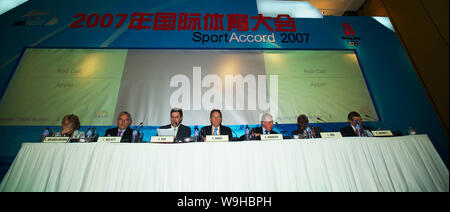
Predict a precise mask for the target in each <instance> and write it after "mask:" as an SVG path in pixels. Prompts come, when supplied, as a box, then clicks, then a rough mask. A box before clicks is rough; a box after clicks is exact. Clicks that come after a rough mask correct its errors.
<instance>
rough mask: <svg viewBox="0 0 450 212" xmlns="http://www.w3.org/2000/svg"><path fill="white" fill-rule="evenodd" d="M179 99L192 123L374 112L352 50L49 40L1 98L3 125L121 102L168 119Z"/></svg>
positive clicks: (106, 119)
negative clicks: (84, 45) (77, 45)
mask: <svg viewBox="0 0 450 212" xmlns="http://www.w3.org/2000/svg"><path fill="white" fill-rule="evenodd" d="M173 107H178V108H182V109H183V110H184V119H183V123H184V124H186V125H206V124H209V112H210V110H212V109H220V110H222V114H223V124H225V125H242V124H257V123H259V121H260V117H261V115H262V114H263V113H266V112H268V113H271V114H272V115H273V117H274V119H275V121H277V122H279V123H286V124H288V123H296V118H297V116H298V115H299V114H306V115H308V117H309V119H310V122H313V123H314V122H318V121H317V117H320V118H321V119H323V120H325V121H327V122H346V121H347V120H346V119H347V114H348V112H350V111H357V112H359V113H361V114H367V115H369V116H370V117H374V119H375V120H371V121H376V120H377V119H378V117H377V113H376V110H375V107H374V104H373V102H372V99H371V97H370V93H369V89H368V87H367V85H366V83H365V80H364V77H363V73H362V71H361V69H360V66H359V63H358V59H357V55H356V54H355V52H354V51H352V50H186V49H183V50H164V49H157V50H156V49H142V50H126V49H46V48H29V49H26V51H25V52H24V54H23V56H22V59H21V61H20V62H19V64H18V66H17V68H16V70H15V72H14V75H13V76H12V78H11V81H10V83H9V85H8V88H7V89H6V91H5V93H4V95H3V97H2V99H1V101H0V125H3V126H41V125H60V124H61V119H62V118H63V117H64V116H65V115H67V114H76V115H78V116H79V117H80V120H81V124H82V125H89V126H102V125H114V124H115V123H116V118H117V117H116V116H117V115H118V114H119V113H120V112H121V111H128V112H129V113H131V114H132V116H133V120H134V124H135V125H137V124H139V123H140V122H143V123H144V124H145V125H152V126H159V125H163V124H169V123H170V114H169V113H170V110H171V108H173Z"/></svg>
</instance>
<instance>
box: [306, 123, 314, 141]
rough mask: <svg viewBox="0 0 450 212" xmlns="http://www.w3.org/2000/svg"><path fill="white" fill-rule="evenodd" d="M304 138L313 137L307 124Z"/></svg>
mask: <svg viewBox="0 0 450 212" xmlns="http://www.w3.org/2000/svg"><path fill="white" fill-rule="evenodd" d="M306 138H313V136H312V131H311V127H309V126H307V127H306Z"/></svg>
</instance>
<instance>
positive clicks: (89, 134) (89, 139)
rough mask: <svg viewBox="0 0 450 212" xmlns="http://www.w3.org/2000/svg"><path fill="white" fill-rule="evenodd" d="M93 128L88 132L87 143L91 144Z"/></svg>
mask: <svg viewBox="0 0 450 212" xmlns="http://www.w3.org/2000/svg"><path fill="white" fill-rule="evenodd" d="M92 134H93V132H92V128H89V129H88V131H87V132H86V141H87V142H91V138H92Z"/></svg>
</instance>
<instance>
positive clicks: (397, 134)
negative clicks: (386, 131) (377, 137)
mask: <svg viewBox="0 0 450 212" xmlns="http://www.w3.org/2000/svg"><path fill="white" fill-rule="evenodd" d="M364 117H366V118H369V119H373V120H375V118H374V117H372V116H369V115H367V114H364ZM383 123H384V122H383ZM383 125H385V124H383ZM383 125H382V126H383ZM389 128H391V127H389ZM391 129H394V128H391ZM378 130H381V126H380V127H378ZM392 134H393V135H394V136H402V135H403V133H402V131H400V130H399V129H398V128H397V127H396V128H395V130H392Z"/></svg>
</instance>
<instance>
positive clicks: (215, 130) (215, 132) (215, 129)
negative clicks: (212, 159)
mask: <svg viewBox="0 0 450 212" xmlns="http://www.w3.org/2000/svg"><path fill="white" fill-rule="evenodd" d="M214 135H217V128H216V127H214Z"/></svg>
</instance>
